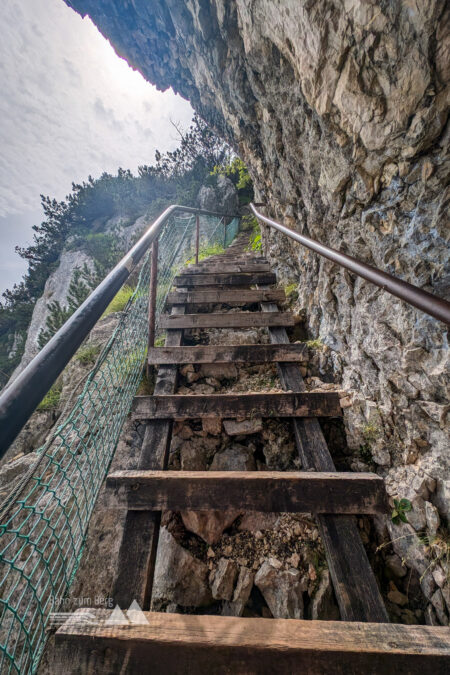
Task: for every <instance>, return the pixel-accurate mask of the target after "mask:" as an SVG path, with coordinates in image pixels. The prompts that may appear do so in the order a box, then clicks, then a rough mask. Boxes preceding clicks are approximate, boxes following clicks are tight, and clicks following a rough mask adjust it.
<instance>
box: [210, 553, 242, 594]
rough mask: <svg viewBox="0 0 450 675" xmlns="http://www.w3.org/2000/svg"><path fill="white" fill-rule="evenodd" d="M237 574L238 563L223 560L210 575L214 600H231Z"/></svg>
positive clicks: (226, 559) (227, 559)
mask: <svg viewBox="0 0 450 675" xmlns="http://www.w3.org/2000/svg"><path fill="white" fill-rule="evenodd" d="M237 574H238V568H237V565H236V563H235V562H233V561H232V560H230V559H229V558H221V559H220V560H219V563H218V565H217V567H216V569H215V570H213V571H212V572H211V573H210V575H209V583H210V585H211V592H212V596H213V598H215V599H216V600H231V598H232V597H233V590H234V582H235V581H236V577H237Z"/></svg>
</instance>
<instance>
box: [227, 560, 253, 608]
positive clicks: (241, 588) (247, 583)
mask: <svg viewBox="0 0 450 675" xmlns="http://www.w3.org/2000/svg"><path fill="white" fill-rule="evenodd" d="M253 580H254V574H253V573H252V572H251V571H250V570H249V569H248V568H247V567H241V568H240V569H239V576H238V579H237V582H236V587H235V589H234V593H233V598H232V601H231V602H225V603H224V605H223V608H222V614H223V616H242V615H243V613H244V609H245V605H246V604H247V602H248V599H249V597H250V593H251V592H252V588H253Z"/></svg>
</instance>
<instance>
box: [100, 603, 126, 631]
mask: <svg viewBox="0 0 450 675" xmlns="http://www.w3.org/2000/svg"><path fill="white" fill-rule="evenodd" d="M128 623H129V621H128V619H127V617H126V616H125V614H124V613H123V612H122V610H121V609H120V607H119V605H116V606H115V607H114V610H113V611H112V613H111V615H110V616H109V618H108V619H107V620H106V621H105V626H127V625H128Z"/></svg>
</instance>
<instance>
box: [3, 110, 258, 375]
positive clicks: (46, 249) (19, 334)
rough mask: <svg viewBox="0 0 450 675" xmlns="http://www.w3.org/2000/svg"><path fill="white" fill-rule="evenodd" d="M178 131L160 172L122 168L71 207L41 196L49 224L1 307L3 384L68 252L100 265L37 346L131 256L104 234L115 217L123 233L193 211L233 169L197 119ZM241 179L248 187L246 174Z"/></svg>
mask: <svg viewBox="0 0 450 675" xmlns="http://www.w3.org/2000/svg"><path fill="white" fill-rule="evenodd" d="M177 131H178V133H179V136H180V145H179V147H178V148H177V149H176V150H174V151H173V152H168V153H165V154H162V153H160V152H156V155H155V164H154V165H153V166H150V165H143V166H140V167H139V169H138V175H137V176H133V174H132V173H131V172H130V171H128V170H126V169H122V168H119V169H118V171H117V174H116V175H112V174H108V173H103V174H102V175H101V176H100V177H99V178H93V177H92V176H89V177H88V179H87V181H84V182H82V183H80V184H75V183H73V184H72V191H71V193H70V194H69V195H68V196H67V197H66V199H65V200H62V201H57V200H56V199H51V198H50V197H46V196H44V195H41V203H42V208H43V213H44V220H43V222H42V223H41V224H40V225H34V226H33V230H34V236H33V242H32V244H31V245H30V246H28V247H25V248H20V247H16V251H17V252H18V254H19V255H20V256H21V257H22V258H24V259H25V260H27V262H28V270H27V272H26V274H25V275H24V277H23V279H22V281H21V282H20V283H19V284H15V285H14V286H13V288H12V289H8V290H7V291H5V293H4V294H3V301H2V303H0V383H1V384H6V382H7V380H8V377H9V375H10V374H11V372H12V371H13V369H14V368H15V367H16V366H17V365H18V363H19V362H20V359H21V356H22V353H23V349H24V345H25V340H26V333H27V329H28V326H29V323H30V319H31V315H32V311H33V307H34V304H35V303H36V300H37V299H38V298H39V297H40V296H41V295H42V292H43V290H44V286H45V282H46V281H47V279H48V277H49V275H50V274H51V273H52V272H53V271H54V270H55V269H56V268H57V266H58V264H59V259H60V255H61V253H62V251H63V250H64V249H65V248H66V249H67V248H70V249H73V250H83V251H85V252H86V253H87V254H88V255H89V256H90V257H91V258H92V259H93V260H94V261H95V269H94V271H93V272H92V273H91V274H90V275H89V278H86V274H85V273H84V271H82V273H76V274H75V273H74V277H73V279H72V282H71V297H70V298H68V301H67V303H66V304H65V305H64V306H61V304H59V303H58V302H56V301H54V302H53V303H51V305H50V314H49V317H48V321H47V323H46V326H45V328H44V329H43V331H42V332H41V335H40V336H39V338H38V339H39V344H40V346H43V345H44V344H45V343H46V342H47V341H48V339H49V338H50V337H51V336H52V335H53V334H54V333H55V331H56V330H58V328H60V327H61V325H62V324H63V323H64V322H65V321H66V320H67V318H69V316H70V315H71V314H72V312H73V311H74V309H76V307H78V306H79V305H80V303H81V302H82V301H83V300H84V299H85V298H86V297H87V295H88V294H89V292H90V291H91V290H92V289H93V288H94V287H95V286H96V285H97V284H98V283H99V281H100V280H101V279H103V278H104V276H105V275H106V274H107V273H108V272H109V270H110V269H111V268H112V267H113V266H114V265H115V264H116V263H117V261H118V260H119V259H120V257H121V256H122V255H123V253H124V252H125V251H124V250H122V249H121V243H120V241H118V237H117V234H116V233H115V232H111V231H108V232H105V231H104V229H105V226H106V224H107V222H108V221H109V220H110V219H111V218H112V217H114V218H115V219H117V221H120V224H121V226H122V228H123V227H126V226H127V224H131V223H132V222H134V220H135V219H136V217H137V216H138V215H142V214H143V213H145V214H146V216H147V219H148V220H149V221H151V220H152V219H154V218H155V217H156V216H157V215H159V213H161V211H163V210H164V209H165V208H167V206H169V204H173V203H178V204H185V205H187V206H194V205H195V200H196V197H197V193H198V190H199V189H200V187H201V185H202V184H204V183H205V182H207V181H208V180H214V179H213V177H211V175H210V174H211V172H212V171H213V169H214V167H215V166H221V165H227V164H229V163H230V157H231V154H232V153H231V150H230V148H229V147H228V146H227V144H226V143H224V142H223V141H222V140H221V139H220V138H218V136H216V135H215V134H214V132H213V131H211V129H209V128H208V127H207V125H206V124H205V122H203V120H202V119H201V118H200V117H199V116H198V115H195V116H194V118H193V121H192V124H191V126H190V127H189V128H188V129H187V130H183V129H180V128H177ZM236 166H237V165H236ZM241 173H242V171H241ZM237 175H239V169H238V174H237ZM242 179H243V181H244V183H245V176H244V174H243V173H242ZM239 180H240V178H239V179H238V182H239Z"/></svg>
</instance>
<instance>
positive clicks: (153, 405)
mask: <svg viewBox="0 0 450 675" xmlns="http://www.w3.org/2000/svg"><path fill="white" fill-rule="evenodd" d="M341 414H342V412H341V408H340V405H339V396H338V395H337V394H336V393H335V392H330V391H326V392H305V393H297V394H291V393H290V394H288V393H286V394H284V393H279V394H215V395H212V396H208V395H195V396H182V395H179V394H175V395H170V396H136V397H135V399H134V402H133V418H134V419H136V420H148V419H154V418H157V419H186V418H204V417H216V416H217V417H222V418H225V417H243V418H248V417H254V416H257V417H339V416H340V415H341Z"/></svg>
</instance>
